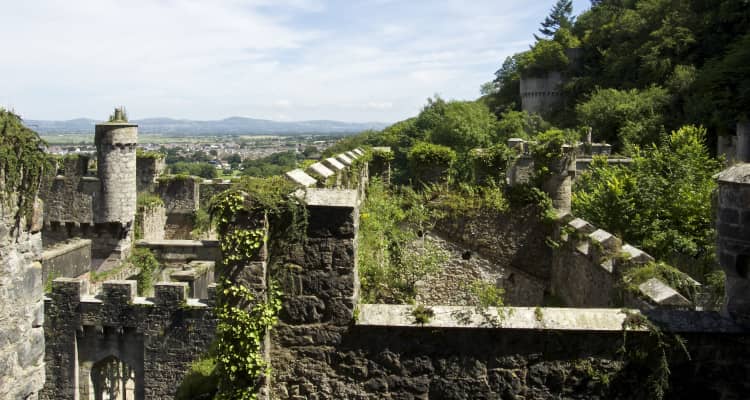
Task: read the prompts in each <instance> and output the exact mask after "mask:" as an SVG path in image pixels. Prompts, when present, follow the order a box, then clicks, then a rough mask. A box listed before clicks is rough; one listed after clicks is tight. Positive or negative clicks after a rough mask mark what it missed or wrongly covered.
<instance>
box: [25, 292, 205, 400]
mask: <svg viewBox="0 0 750 400" xmlns="http://www.w3.org/2000/svg"><path fill="white" fill-rule="evenodd" d="M187 289H188V285H187V284H186V283H159V284H156V285H155V287H154V293H155V295H154V297H153V298H143V297H136V282H135V281H107V282H104V284H103V290H102V293H101V294H100V295H98V296H89V295H88V294H87V293H88V289H87V288H86V282H85V281H83V280H79V279H71V278H58V279H56V280H55V281H54V282H53V283H52V293H50V295H49V301H48V302H47V303H46V306H45V314H46V318H47V319H46V323H45V339H46V342H47V346H46V348H47V351H46V356H45V363H46V370H47V377H48V379H47V381H46V383H45V386H44V390H43V391H42V392H41V395H40V398H41V399H56V400H57V399H71V400H72V399H78V398H89V396H91V397H92V398H93V397H94V392H95V391H96V392H99V393H101V392H102V391H103V390H104V391H105V393H106V392H107V388H108V386H107V385H109V387H111V386H112V382H107V381H104V380H103V379H104V378H102V377H99V376H98V375H96V374H95V373H94V372H95V371H96V370H97V368H98V365H101V363H103V362H104V363H106V362H108V361H110V360H112V359H114V360H116V361H117V365H124V366H125V367H126V370H127V371H129V374H128V375H127V376H126V377H125V379H124V381H123V382H118V383H122V384H123V386H126V384H127V381H129V380H132V388H133V390H132V395H134V398H136V399H161V398H172V397H174V395H175V393H176V391H177V386H178V384H179V382H180V381H181V380H182V377H183V376H184V375H185V373H186V372H187V371H188V369H189V367H190V364H191V363H192V362H193V361H195V360H196V359H197V358H198V357H199V356H200V355H202V354H203V353H204V352H205V351H206V349H207V348H208V346H209V345H210V343H211V341H212V340H213V336H214V331H215V328H216V318H215V316H214V314H213V311H212V305H213V304H214V295H215V291H213V290H211V291H210V292H209V298H208V299H206V300H201V301H199V300H196V299H190V298H188V297H187ZM100 395H101V394H100ZM79 396H80V397H79ZM128 398H131V397H128Z"/></svg>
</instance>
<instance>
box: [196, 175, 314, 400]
mask: <svg viewBox="0 0 750 400" xmlns="http://www.w3.org/2000/svg"><path fill="white" fill-rule="evenodd" d="M293 190H294V188H293V186H291V184H290V183H289V182H287V181H286V180H285V179H284V178H283V177H271V178H244V179H242V180H241V181H240V182H239V183H237V184H236V185H235V187H234V188H233V189H231V190H228V191H225V192H223V193H220V194H218V195H216V196H214V198H213V199H212V200H211V206H210V210H211V219H212V221H213V222H214V223H215V224H216V228H217V231H218V234H219V245H220V248H221V251H222V257H223V261H222V263H223V265H222V268H223V271H222V273H223V277H222V279H221V280H220V284H219V286H218V288H217V306H216V310H217V317H218V319H219V323H218V325H217V329H216V343H215V352H216V368H215V374H216V376H217V377H218V379H217V382H218V390H217V393H216V397H215V398H216V399H227V400H228V399H232V400H235V399H241V400H250V399H256V398H257V394H258V390H259V388H260V386H261V384H262V380H263V377H264V376H268V375H269V374H270V372H271V371H270V369H269V366H268V363H267V362H266V360H265V359H264V354H263V343H264V341H265V337H266V332H267V331H268V330H269V329H271V328H272V327H273V326H274V325H275V324H276V322H277V319H278V318H277V317H278V313H279V310H280V309H281V299H280V295H281V293H280V291H279V290H278V289H277V288H276V285H275V284H274V283H270V284H269V285H268V290H267V293H266V296H264V297H265V298H260V297H258V294H257V293H254V292H253V291H252V290H251V288H249V287H248V286H246V285H244V284H243V283H242V282H238V281H235V280H233V279H232V277H234V276H236V275H237V274H236V272H237V271H239V270H241V269H243V268H245V267H246V266H247V265H249V264H250V263H251V262H253V261H255V260H259V259H260V258H261V257H260V256H261V255H262V254H261V252H262V251H263V250H264V248H265V245H266V244H267V243H268V242H269V241H271V242H273V244H269V249H270V250H271V251H270V254H269V257H268V265H269V270H271V269H273V265H274V264H275V263H274V260H273V259H272V256H273V254H280V253H281V251H282V250H283V249H284V248H285V247H279V246H287V245H289V243H293V242H296V241H298V240H299V239H301V238H303V237H304V232H305V229H306V227H305V226H304V222H306V220H307V217H306V213H305V212H304V206H303V205H302V204H301V202H300V201H299V200H298V198H297V197H295V196H293V195H291V193H292V192H293ZM266 221H269V222H270V227H269V228H268V230H267V226H266ZM267 231H268V233H266V232H267Z"/></svg>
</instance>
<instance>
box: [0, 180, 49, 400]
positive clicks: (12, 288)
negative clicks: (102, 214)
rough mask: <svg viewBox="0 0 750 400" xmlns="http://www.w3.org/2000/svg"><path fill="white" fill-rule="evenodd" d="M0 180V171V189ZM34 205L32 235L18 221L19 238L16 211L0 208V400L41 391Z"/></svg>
mask: <svg viewBox="0 0 750 400" xmlns="http://www.w3.org/2000/svg"><path fill="white" fill-rule="evenodd" d="M2 178H3V177H2V171H0V189H2V186H3V183H4V181H3V180H2ZM0 201H2V202H5V201H6V199H4V198H2V196H0ZM37 202H38V203H39V204H38V205H36V204H35V206H34V217H33V218H32V224H31V228H32V229H31V231H29V230H27V229H26V226H27V225H26V223H25V221H23V220H22V221H21V224H20V232H19V231H16V232H11V228H12V227H13V226H14V225H15V213H16V211H17V209H16V208H15V207H13V206H11V207H7V206H6V204H4V205H3V206H0V292H1V293H2V298H0V399H26V398H36V394H37V393H38V392H39V391H40V390H41V389H42V386H43V385H44V362H43V361H44V331H43V328H42V324H43V322H44V300H43V298H44V293H43V282H42V264H41V263H40V262H39V260H40V259H41V256H42V235H41V233H40V232H39V231H40V230H41V228H42V226H41V211H42V206H41V202H39V201H37ZM7 204H16V202H15V200H13V199H10V200H9V201H8V203H7ZM37 214H38V215H37Z"/></svg>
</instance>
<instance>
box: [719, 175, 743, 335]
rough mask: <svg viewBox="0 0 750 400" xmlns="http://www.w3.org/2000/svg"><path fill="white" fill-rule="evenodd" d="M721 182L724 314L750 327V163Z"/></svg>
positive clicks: (722, 176) (723, 178)
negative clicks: (724, 279)
mask: <svg viewBox="0 0 750 400" xmlns="http://www.w3.org/2000/svg"><path fill="white" fill-rule="evenodd" d="M717 180H718V184H719V202H718V215H717V219H716V225H717V226H716V228H717V231H718V240H717V245H718V246H717V251H718V257H719V263H720V264H721V267H722V269H723V270H724V272H725V273H726V276H727V278H726V285H725V290H724V293H725V298H724V309H723V311H724V314H725V315H727V316H729V317H731V318H733V319H734V320H735V321H737V322H738V323H739V324H742V325H744V326H747V327H750V164H748V163H739V164H735V165H733V166H731V167H729V168H727V169H725V170H724V171H722V172H721V173H719V174H718V175H717Z"/></svg>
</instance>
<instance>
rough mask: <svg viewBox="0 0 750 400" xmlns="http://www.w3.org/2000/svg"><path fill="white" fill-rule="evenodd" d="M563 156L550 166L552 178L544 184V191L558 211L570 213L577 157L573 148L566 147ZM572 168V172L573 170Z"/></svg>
mask: <svg viewBox="0 0 750 400" xmlns="http://www.w3.org/2000/svg"><path fill="white" fill-rule="evenodd" d="M562 152H563V155H562V156H561V157H560V158H558V159H556V160H553V161H552V162H551V163H550V165H548V167H549V169H550V176H549V177H548V178H547V180H546V181H545V182H544V184H543V185H542V186H543V189H544V191H545V192H546V193H547V194H548V195H549V197H550V198H551V199H552V206H553V207H555V209H556V210H558V211H563V212H570V207H571V200H572V197H573V177H572V175H573V174H574V173H575V165H576V156H575V148H574V147H573V146H569V145H564V146H563V149H562ZM571 168H572V170H571Z"/></svg>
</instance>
